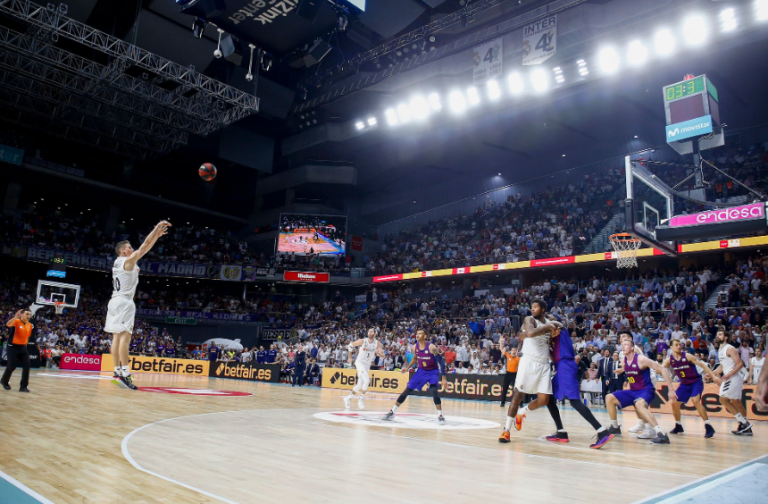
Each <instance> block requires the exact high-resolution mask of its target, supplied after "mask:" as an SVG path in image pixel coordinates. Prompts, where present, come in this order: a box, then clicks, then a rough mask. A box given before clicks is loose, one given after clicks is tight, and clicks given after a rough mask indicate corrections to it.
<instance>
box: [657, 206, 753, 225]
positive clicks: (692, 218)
mask: <svg viewBox="0 0 768 504" xmlns="http://www.w3.org/2000/svg"><path fill="white" fill-rule="evenodd" d="M763 218H765V203H753V204H751V205H742V206H736V207H731V208H722V209H718V210H710V211H708V212H701V213H696V214H690V215H679V216H677V217H672V218H671V219H670V220H669V227H680V226H696V225H697V224H715V223H721V222H734V221H741V220H747V219H763Z"/></svg>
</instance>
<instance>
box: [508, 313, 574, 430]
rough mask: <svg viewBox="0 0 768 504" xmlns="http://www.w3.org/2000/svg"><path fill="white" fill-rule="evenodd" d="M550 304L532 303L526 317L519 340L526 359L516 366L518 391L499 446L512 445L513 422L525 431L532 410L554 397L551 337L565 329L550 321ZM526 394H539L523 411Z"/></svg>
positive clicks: (516, 390)
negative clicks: (525, 423)
mask: <svg viewBox="0 0 768 504" xmlns="http://www.w3.org/2000/svg"><path fill="white" fill-rule="evenodd" d="M546 311H547V303H546V301H544V300H542V299H534V300H533V301H532V302H531V315H529V316H528V317H525V321H523V327H522V328H521V330H520V335H519V338H521V339H522V340H523V356H522V357H520V363H519V365H518V367H517V377H516V378H515V391H514V393H513V395H512V402H511V403H510V405H509V410H508V411H507V424H506V426H505V428H504V430H503V431H502V433H501V435H500V436H499V442H500V443H509V441H510V439H509V430H510V428H511V427H512V423H513V422H514V424H515V429H517V430H521V429H522V428H523V419H524V418H525V416H526V414H527V413H528V412H529V411H533V410H535V409H538V408H542V407H544V406H546V405H547V403H549V397H550V396H551V395H552V380H551V379H550V375H549V343H550V340H551V339H552V334H553V333H554V332H555V331H557V332H559V331H560V329H562V327H563V325H562V324H561V323H560V322H557V321H555V320H547V319H546V318H545V313H546ZM525 394H537V396H536V399H535V400H534V401H531V402H530V404H528V405H527V406H525V407H524V408H523V409H522V410H520V411H518V408H520V403H522V402H523V398H524V397H525Z"/></svg>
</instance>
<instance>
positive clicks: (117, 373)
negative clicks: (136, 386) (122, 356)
mask: <svg viewBox="0 0 768 504" xmlns="http://www.w3.org/2000/svg"><path fill="white" fill-rule="evenodd" d="M115 374H116V375H117V376H122V375H123V368H121V367H120V366H115Z"/></svg>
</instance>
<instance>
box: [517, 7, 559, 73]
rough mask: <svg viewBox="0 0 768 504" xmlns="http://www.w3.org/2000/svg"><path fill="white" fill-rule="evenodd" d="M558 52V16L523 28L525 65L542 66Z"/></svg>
mask: <svg viewBox="0 0 768 504" xmlns="http://www.w3.org/2000/svg"><path fill="white" fill-rule="evenodd" d="M556 52H557V15H554V16H549V17H546V18H544V19H540V20H538V21H536V22H535V23H531V24H529V25H526V26H524V27H523V65H540V64H541V63H544V62H545V61H547V60H548V59H549V58H551V57H552V56H554V55H555V53H556Z"/></svg>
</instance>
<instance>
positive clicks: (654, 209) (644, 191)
mask: <svg viewBox="0 0 768 504" xmlns="http://www.w3.org/2000/svg"><path fill="white" fill-rule="evenodd" d="M624 168H625V174H626V184H627V199H626V200H625V201H624V211H625V216H626V226H627V229H626V232H627V233H629V234H631V235H632V236H634V237H635V238H637V239H639V240H641V241H642V242H643V243H645V244H646V245H648V246H649V247H653V248H656V249H658V250H660V251H662V252H664V253H665V254H668V255H671V256H676V255H677V242H675V241H663V240H658V239H657V238H656V227H657V226H658V225H660V224H662V223H665V222H667V221H668V220H669V219H671V218H672V217H673V209H674V201H673V197H674V196H673V191H672V189H671V188H670V187H669V186H668V185H667V184H666V183H665V182H664V181H663V180H661V179H660V178H658V177H657V176H656V175H654V174H653V173H651V172H650V171H649V170H648V169H646V168H645V167H644V166H643V164H642V160H633V159H632V158H631V157H630V156H626V157H625V158H624Z"/></svg>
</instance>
